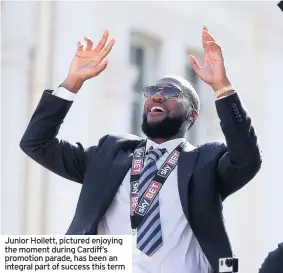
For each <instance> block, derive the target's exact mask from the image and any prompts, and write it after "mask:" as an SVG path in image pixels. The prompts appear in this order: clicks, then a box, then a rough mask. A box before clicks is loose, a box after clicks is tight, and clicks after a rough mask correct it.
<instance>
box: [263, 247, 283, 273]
mask: <svg viewBox="0 0 283 273" xmlns="http://www.w3.org/2000/svg"><path fill="white" fill-rule="evenodd" d="M282 272H283V243H281V244H279V245H278V248H277V249H275V250H273V251H271V252H270V253H269V254H268V256H267V257H266V258H265V260H264V263H263V264H262V266H261V268H260V270H259V273H282Z"/></svg>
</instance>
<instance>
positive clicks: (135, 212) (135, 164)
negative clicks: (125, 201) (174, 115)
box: [130, 141, 184, 229]
mask: <svg viewBox="0 0 283 273" xmlns="http://www.w3.org/2000/svg"><path fill="white" fill-rule="evenodd" d="M183 146H184V143H181V144H179V145H178V146H177V147H176V148H175V150H174V151H173V152H172V153H171V154H170V155H169V156H168V157H167V159H166V160H165V162H164V163H163V164H162V166H161V167H160V169H159V170H158V172H157V173H156V175H155V176H154V177H153V179H152V181H151V183H150V184H149V185H148V187H147V188H146V190H145V191H144V193H143V195H142V197H141V198H140V200H139V199H138V194H139V179H140V175H141V171H142V168H143V164H144V158H145V150H146V141H144V142H143V143H141V144H140V145H139V146H138V147H137V148H136V149H135V151H134V154H133V161H132V168H131V189H130V190H131V194H130V218H131V227H132V229H136V228H137V227H138V226H139V224H140V223H141V221H142V219H143V217H144V216H145V215H146V213H147V211H148V210H149V208H150V206H151V204H152V202H153V201H154V199H155V197H156V196H157V194H158V192H159V191H160V189H161V188H162V186H163V184H164V183H165V181H166V179H167V178H168V176H169V175H170V173H171V172H172V171H173V170H174V168H175V167H176V165H177V163H178V159H179V156H180V153H181V151H182V150H183Z"/></svg>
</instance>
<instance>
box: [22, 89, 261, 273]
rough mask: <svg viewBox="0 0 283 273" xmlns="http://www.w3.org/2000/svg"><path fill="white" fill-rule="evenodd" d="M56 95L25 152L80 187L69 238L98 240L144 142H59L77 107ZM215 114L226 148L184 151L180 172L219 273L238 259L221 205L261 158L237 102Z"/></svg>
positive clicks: (198, 231) (41, 112) (212, 145)
mask: <svg viewBox="0 0 283 273" xmlns="http://www.w3.org/2000/svg"><path fill="white" fill-rule="evenodd" d="M51 92H52V91H51V90H46V91H45V92H44V93H43V95H42V98H41V100H40V102H39V105H38V106H37V108H36V110H35V112H34V114H33V116H32V118H31V121H30V123H29V125H28V127H27V129H26V132H25V133H24V136H23V138H22V140H21V143H20V146H21V148H22V150H23V151H24V152H25V153H26V154H28V155H29V156H30V157H31V158H32V159H34V160H35V161H36V162H38V163H39V164H41V165H42V166H44V167H45V168H47V169H49V170H50V171H52V172H54V173H56V174H58V175H60V176H62V177H65V178H67V179H69V180H73V181H76V182H79V183H82V189H81V193H80V197H79V200H78V204H77V208H76V212H75V215H74V218H73V220H72V223H71V225H70V227H69V229H68V231H67V234H96V230H97V226H98V223H99V222H100V220H101V218H102V217H103V216H104V214H105V213H106V211H107V209H108V208H109V206H110V204H111V202H112V200H113V198H114V196H115V194H116V192H117V190H118V188H119V186H120V184H121V182H122V180H123V178H124V177H125V175H126V173H127V171H128V170H129V168H130V165H131V160H132V154H133V150H134V149H135V148H136V147H137V145H138V144H139V143H140V142H141V141H142V139H141V138H139V137H136V136H133V135H127V136H114V135H106V136H104V137H102V138H101V139H100V141H99V143H98V145H97V146H92V147H89V148H84V147H83V145H82V144H80V143H76V144H71V143H69V142H67V141H64V140H58V139H57V138H56V135H57V133H58V130H59V128H60V125H61V124H62V122H63V120H64V118H65V116H66V114H67V112H68V110H69V108H70V107H71V105H72V102H69V101H66V100H63V99H61V98H59V97H56V96H54V95H52V94H50V93H51ZM216 108H217V112H218V115H219V117H220V120H221V127H222V130H223V133H224V135H225V138H226V142H227V146H226V145H225V144H223V143H221V142H209V143H205V144H204V145H201V146H199V147H197V148H195V149H194V150H193V151H186V149H185V150H184V151H183V152H182V153H181V155H180V158H179V162H178V168H177V171H178V189H179V194H180V200H181V204H182V208H183V211H184V214H185V216H186V218H187V220H188V222H189V224H190V226H191V228H192V230H193V232H194V234H195V236H196V238H197V240H198V242H199V243H200V246H201V248H202V250H203V252H204V254H205V255H206V257H207V259H208V260H209V262H210V264H211V265H212V267H213V269H214V270H215V271H218V259H219V258H220V257H230V256H232V249H231V246H230V243H229V238H228V236H227V233H226V231H225V226H224V223H223V216H222V201H223V200H224V199H225V198H226V197H227V196H229V195H230V194H232V193H234V192H235V191H237V190H239V189H240V188H242V187H243V186H244V185H245V184H246V183H247V182H249V181H250V180H251V179H252V178H253V177H254V176H255V174H256V173H257V172H258V170H259V169H260V165H261V155H260V151H259V147H258V144H257V137H256V135H255V132H254V128H253V127H252V126H251V120H250V118H249V116H248V114H247V111H246V110H245V109H244V106H243V105H242V103H241V101H240V99H239V97H238V95H237V94H233V95H231V96H229V97H227V98H224V99H221V100H217V101H216ZM129 183H130V182H129ZM129 221H130V219H129Z"/></svg>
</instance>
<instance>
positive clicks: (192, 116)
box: [188, 111, 198, 123]
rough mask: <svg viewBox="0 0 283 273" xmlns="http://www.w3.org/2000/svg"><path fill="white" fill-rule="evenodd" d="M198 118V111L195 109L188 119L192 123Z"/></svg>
mask: <svg viewBox="0 0 283 273" xmlns="http://www.w3.org/2000/svg"><path fill="white" fill-rule="evenodd" d="M197 118H198V112H196V111H193V112H192V114H191V115H190V116H189V117H188V121H189V122H191V123H195V122H196V120H197Z"/></svg>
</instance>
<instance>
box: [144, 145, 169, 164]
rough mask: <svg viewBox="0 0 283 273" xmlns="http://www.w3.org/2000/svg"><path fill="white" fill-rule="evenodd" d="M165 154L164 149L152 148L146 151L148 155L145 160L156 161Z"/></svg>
mask: <svg viewBox="0 0 283 273" xmlns="http://www.w3.org/2000/svg"><path fill="white" fill-rule="evenodd" d="M165 152H166V149H153V148H152V147H150V148H149V149H148V154H147V158H148V159H151V160H154V161H157V160H158V159H159V158H161V157H162V156H163V155H164V154H165Z"/></svg>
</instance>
